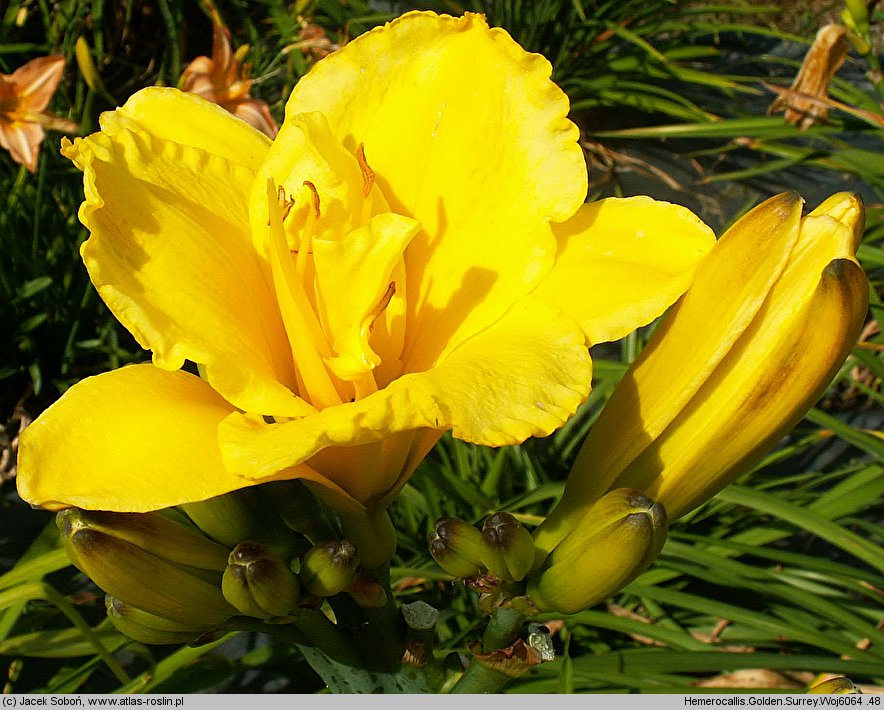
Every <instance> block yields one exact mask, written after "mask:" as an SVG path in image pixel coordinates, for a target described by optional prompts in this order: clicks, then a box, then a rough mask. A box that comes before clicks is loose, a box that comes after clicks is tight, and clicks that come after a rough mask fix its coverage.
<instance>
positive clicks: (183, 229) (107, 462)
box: [18, 12, 714, 513]
mask: <svg viewBox="0 0 884 710" xmlns="http://www.w3.org/2000/svg"><path fill="white" fill-rule="evenodd" d="M550 72H551V67H550V65H549V63H548V62H547V61H546V60H545V59H543V58H542V57H540V56H537V55H533V54H528V53H526V52H525V51H524V50H522V49H521V48H520V47H519V46H518V45H517V44H516V43H515V42H514V41H513V40H512V38H511V37H510V36H509V35H508V34H507V33H506V32H504V31H503V30H501V29H490V28H489V27H488V26H487V24H486V23H485V20H484V18H483V17H482V16H481V15H475V14H467V15H464V16H463V17H458V18H454V17H448V16H439V15H436V14H433V13H429V12H414V13H409V14H406V15H404V16H403V17H401V18H399V19H397V20H395V21H393V22H391V23H390V24H388V25H386V26H384V27H381V28H378V29H375V30H373V31H371V32H369V33H367V34H365V35H363V36H361V37H359V38H358V39H356V40H354V41H353V42H351V43H349V44H348V45H347V46H346V47H344V48H343V49H342V50H340V51H339V52H335V53H334V54H331V55H329V56H328V57H326V58H325V59H323V60H321V61H320V62H318V63H317V64H316V65H315V67H314V68H313V69H312V70H311V71H310V72H309V73H308V74H307V75H306V76H305V77H304V78H303V79H302V80H301V81H300V83H299V84H298V85H297V87H296V88H295V90H294V92H293V94H292V96H291V98H290V99H289V101H288V105H287V108H286V117H285V121H284V123H283V125H282V127H281V128H280V131H279V134H278V136H277V137H276V139H275V140H274V141H272V142H271V141H270V140H269V139H268V138H267V137H266V136H264V135H262V134H261V133H259V132H258V131H256V130H254V129H253V128H252V127H251V126H248V125H247V124H245V123H243V122H241V121H238V120H236V119H235V118H233V117H232V116H230V115H229V114H228V113H227V112H225V111H223V110H222V109H220V108H219V107H217V106H216V105H214V104H211V103H208V102H205V101H203V100H201V99H199V98H197V97H195V96H193V95H190V94H186V93H182V92H180V91H178V90H175V89H164V88H156V87H154V88H149V89H145V90H143V91H141V92H139V93H137V94H136V95H135V96H133V97H132V98H131V99H130V100H129V101H128V102H127V103H126V104H125V105H124V106H123V107H122V108H119V109H117V110H116V111H114V112H110V113H106V114H104V115H103V116H102V118H101V131H100V132H99V133H96V134H93V135H91V136H89V137H87V138H85V139H79V140H77V141H75V142H74V143H66V145H65V146H64V149H63V151H64V154H65V155H66V156H68V157H69V158H70V159H71V160H73V161H74V162H75V164H76V165H77V166H78V167H79V168H80V169H82V170H83V172H84V176H85V177H84V184H85V193H86V200H85V202H84V204H83V206H82V208H81V211H80V218H81V220H82V221H83V223H84V224H85V225H86V226H87V227H88V228H89V230H90V232H91V236H90V238H89V240H88V241H87V242H86V243H85V244H84V246H83V249H82V256H83V260H84V262H85V264H86V267H87V269H88V270H89V273H90V275H91V278H92V281H93V283H94V284H95V286H96V288H97V289H98V292H99V294H100V295H101V297H102V298H103V299H104V300H105V302H106V303H107V305H108V306H109V307H110V309H111V310H112V311H113V312H114V314H115V315H116V316H117V318H119V320H120V321H121V322H122V323H123V324H124V325H125V326H126V327H127V328H128V329H129V330H130V331H131V332H132V333H133V335H134V336H135V337H136V338H137V339H138V341H139V343H141V345H142V346H143V347H145V348H148V349H150V350H152V352H153V363H152V364H142V365H131V366H128V367H123V368H121V369H119V370H116V371H113V372H108V373H105V374H101V375H98V376H96V377H92V378H88V379H86V380H84V381H82V382H80V383H79V384H77V385H75V386H74V387H72V388H71V389H70V390H69V391H68V392H67V393H65V394H64V396H62V397H61V399H60V400H59V401H58V402H56V403H55V404H54V405H53V406H52V407H51V408H50V409H48V410H47V411H46V412H45V413H44V414H43V415H42V416H40V417H39V418H38V419H37V420H36V422H35V423H34V424H32V425H31V426H30V427H29V428H28V430H27V431H26V435H25V436H24V437H23V440H22V444H21V453H20V464H19V476H18V486H19V491H20V493H21V495H22V497H23V498H25V499H26V500H28V501H30V502H31V503H33V504H35V505H40V506H43V507H47V508H54V509H55V508H64V507H66V506H76V507H80V508H87V509H91V508H100V509H108V510H117V511H133V512H134V511H149V510H154V509H159V508H164V507H169V506H174V505H179V504H182V503H187V502H195V501H201V500H205V499H207V498H210V497H213V496H216V495H220V494H223V493H226V492H229V491H233V490H237V489H239V488H242V487H245V486H250V485H255V484H259V483H262V482H265V481H271V480H279V479H292V478H302V479H305V480H306V481H308V482H312V483H313V484H316V485H315V486H314V487H315V488H316V490H317V492H319V493H322V494H323V495H324V496H326V497H331V500H332V502H333V504H334V505H336V506H337V507H338V508H339V509H340V510H348V511H351V512H354V513H360V512H365V511H368V512H371V511H377V510H382V509H383V508H384V507H385V506H386V505H388V504H389V502H390V500H391V499H392V497H393V496H394V495H395V494H396V492H397V491H398V490H399V488H401V486H402V485H403V484H404V482H405V481H406V480H407V478H408V476H410V475H411V473H412V471H413V470H414V469H415V467H416V466H417V464H418V463H419V462H420V461H421V459H422V458H423V456H424V455H425V454H426V453H427V452H428V451H429V449H430V448H431V447H432V446H433V444H434V443H435V442H436V441H437V440H438V438H439V436H441V434H442V433H443V432H445V431H449V430H451V431H453V434H454V436H456V437H459V438H460V439H463V440H466V441H471V442H475V443H478V444H484V445H490V446H501V445H505V444H516V443H519V442H521V441H524V440H525V439H526V438H528V437H530V436H544V435H547V434H549V433H550V432H552V431H553V430H555V429H556V428H557V427H559V426H560V425H561V424H562V423H564V422H565V421H566V420H567V419H568V417H570V416H571V415H572V414H573V413H574V411H575V410H576V408H577V406H578V405H579V404H580V403H581V402H582V401H584V399H585V398H586V396H587V394H588V392H589V390H590V380H591V367H590V360H589V355H588V350H587V344H592V343H596V342H600V341H603V340H607V339H614V338H619V337H621V336H623V335H624V334H626V333H628V332H629V331H631V330H633V329H634V328H636V327H638V326H640V325H643V324H645V323H648V322H650V321H651V320H652V319H653V318H655V317H656V316H657V315H659V314H660V313H661V312H662V311H663V310H664V309H666V308H667V307H668V306H669V305H671V304H672V303H673V302H674V301H675V300H676V299H677V298H678V297H679V296H680V295H681V293H683V292H684V290H685V289H686V288H687V286H688V284H689V283H690V280H691V278H692V275H693V271H694V268H695V266H696V264H697V262H698V260H699V259H700V258H701V257H702V256H703V255H704V254H705V253H706V252H707V251H708V250H709V249H710V248H711V246H712V244H713V243H714V236H713V235H712V233H711V231H710V230H709V229H708V227H706V226H705V225H704V224H703V223H702V222H701V221H700V220H699V219H697V218H696V217H695V216H694V215H692V214H691V213H690V212H689V211H688V210H686V209H684V208H681V207H678V206H675V205H670V204H666V203H661V202H655V201H653V200H651V199H649V198H645V197H636V198H629V199H612V200H603V201H601V202H597V203H594V204H583V201H584V199H585V196H586V190H587V176H586V166H585V162H584V158H583V154H582V151H581V148H580V146H579V144H578V141H577V139H578V131H577V128H576V126H574V124H572V123H571V122H570V121H569V120H568V119H567V114H568V109H569V106H568V100H567V97H566V96H565V94H564V93H563V92H562V91H561V90H560V89H559V88H558V87H557V86H556V85H555V84H553V83H552V82H551V81H550V80H549V76H550ZM186 362H191V363H196V364H197V365H198V366H199V372H200V377H197V376H196V375H194V374H191V373H190V372H188V371H186V370H184V369H181V368H182V367H183V366H184V365H185V363H186Z"/></svg>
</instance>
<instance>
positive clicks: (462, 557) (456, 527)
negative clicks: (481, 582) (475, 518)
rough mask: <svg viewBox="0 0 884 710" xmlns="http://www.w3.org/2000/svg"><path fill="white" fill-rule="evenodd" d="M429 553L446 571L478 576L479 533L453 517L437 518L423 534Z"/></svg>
mask: <svg viewBox="0 0 884 710" xmlns="http://www.w3.org/2000/svg"><path fill="white" fill-rule="evenodd" d="M427 546H428V547H429V548H430V554H431V555H432V556H433V559H434V560H436V564H438V565H439V566H440V567H441V568H442V569H444V570H445V571H446V572H448V574H450V575H452V576H454V577H459V578H465V577H478V576H479V575H480V574H481V573H482V550H483V547H482V533H481V532H479V530H478V529H477V528H475V527H473V526H472V525H470V524H469V523H467V522H464V521H463V520H458V519H456V518H440V519H439V520H438V521H436V525H435V526H434V527H433V530H432V532H430V534H429V535H428V536H427Z"/></svg>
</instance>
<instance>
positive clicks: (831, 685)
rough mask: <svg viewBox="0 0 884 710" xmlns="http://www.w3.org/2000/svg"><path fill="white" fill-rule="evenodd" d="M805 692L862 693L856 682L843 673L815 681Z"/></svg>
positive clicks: (822, 693)
mask: <svg viewBox="0 0 884 710" xmlns="http://www.w3.org/2000/svg"><path fill="white" fill-rule="evenodd" d="M807 692H808V693H813V694H820V695H862V691H861V690H860V689H859V688H857V687H856V684H854V682H853V681H852V680H850V678H847V677H845V676H843V675H841V676H836V677H835V678H827V679H825V680H821V681H817V682H816V683H814V684H812V685H811V686H810V688H808V689H807Z"/></svg>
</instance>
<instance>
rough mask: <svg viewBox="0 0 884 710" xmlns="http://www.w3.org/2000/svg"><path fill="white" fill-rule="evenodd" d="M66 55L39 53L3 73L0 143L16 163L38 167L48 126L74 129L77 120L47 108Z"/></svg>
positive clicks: (0, 83)
mask: <svg viewBox="0 0 884 710" xmlns="http://www.w3.org/2000/svg"><path fill="white" fill-rule="evenodd" d="M64 64H65V60H64V56H62V55H61V54H53V55H50V56H48V57H37V58H36V59H32V60H31V61H29V62H28V63H27V64H24V65H22V66H20V67H19V68H18V69H16V70H15V71H14V72H12V74H0V146H2V147H3V148H5V149H6V150H8V151H9V154H10V155H11V156H12V159H13V160H14V161H15V162H16V163H20V164H21V165H24V166H25V167H26V168H27V169H28V170H30V171H31V172H34V171H36V169H37V155H38V152H37V151H38V150H39V148H40V144H41V143H43V139H44V138H45V137H46V131H45V130H44V129H45V128H50V129H53V130H58V131H74V130H76V128H77V124H75V123H73V122H72V121H68V120H66V119H63V118H59V117H58V116H55V115H53V114H51V113H49V112H48V111H47V110H46V107H47V106H48V105H49V100H50V99H51V98H52V95H53V94H54V93H55V90H56V89H57V88H58V82H60V81H61V75H62V72H63V71H64Z"/></svg>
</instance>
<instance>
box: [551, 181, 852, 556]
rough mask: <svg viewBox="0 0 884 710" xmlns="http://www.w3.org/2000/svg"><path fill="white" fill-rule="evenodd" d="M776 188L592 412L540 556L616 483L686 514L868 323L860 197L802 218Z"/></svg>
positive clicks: (745, 459) (744, 464)
mask: <svg viewBox="0 0 884 710" xmlns="http://www.w3.org/2000/svg"><path fill="white" fill-rule="evenodd" d="M801 204H802V203H801V200H800V198H799V197H798V196H797V195H795V194H791V193H784V194H782V195H778V196H777V197H773V198H771V199H769V200H767V201H766V202H764V203H763V204H761V205H759V206H758V207H756V208H755V209H753V210H752V211H750V212H749V213H748V214H746V215H745V216H744V217H742V218H741V219H739V220H738V221H737V222H736V223H735V224H734V225H733V227H731V228H730V229H729V230H728V231H727V233H726V234H725V235H724V236H723V237H722V238H721V239H720V240H719V241H718V242H717V243H716V245H715V247H714V248H713V249H712V251H711V252H710V253H709V255H708V256H707V257H706V259H705V260H704V261H703V262H701V264H700V266H699V267H698V268H697V271H696V274H695V277H694V281H693V283H692V284H691V287H690V289H689V290H688V291H687V293H686V294H685V296H684V297H683V298H682V300H681V301H679V302H678V303H677V304H676V305H675V306H674V307H673V309H672V311H671V312H670V314H669V316H668V317H667V319H666V320H665V321H664V322H663V323H662V324H661V326H660V327H659V328H657V330H656V331H655V333H654V336H653V338H652V339H651V341H650V343H649V344H648V346H647V347H646V348H645V349H644V350H643V351H642V353H641V354H640V355H639V357H638V358H637V359H636V361H635V362H634V363H633V364H632V366H631V367H630V368H629V371H628V372H627V373H626V375H625V376H624V378H623V380H622V382H621V383H620V384H619V385H618V387H617V388H616V390H615V391H614V394H613V395H612V396H611V399H610V400H609V401H608V403H607V405H606V406H605V409H604V410H603V411H602V413H601V415H600V416H599V418H598V419H597V420H596V421H595V423H594V425H593V427H592V429H591V430H590V433H589V435H588V436H587V438H586V441H585V442H584V444H583V447H582V449H581V451H580V453H579V454H578V456H577V460H576V461H575V463H574V466H573V468H572V470H571V473H570V475H569V477H568V481H567V484H566V486H565V491H564V493H563V495H562V498H561V501H560V503H559V505H558V507H557V508H556V510H554V511H553V513H552V514H551V515H550V516H549V517H548V518H547V520H546V521H544V523H543V524H542V525H541V526H540V528H539V529H538V531H537V532H536V534H535V543H536V544H537V546H538V547H539V548H540V549H541V550H543V551H544V552H548V551H549V550H551V549H552V548H553V547H554V546H555V545H556V544H557V543H558V542H559V541H560V540H562V538H564V537H565V535H567V534H568V532H569V531H570V530H571V529H572V528H573V527H574V525H575V524H576V522H577V520H578V519H579V518H580V517H581V516H582V514H583V512H584V511H585V510H586V508H587V507H588V506H589V505H590V504H591V503H592V502H593V501H594V500H596V499H597V498H598V497H599V496H600V495H602V494H603V493H604V492H605V491H606V490H610V489H613V488H622V487H626V488H637V489H639V490H641V491H643V492H644V493H645V494H646V495H648V496H650V497H651V498H653V499H654V500H656V501H658V502H660V503H662V504H663V505H664V506H665V507H666V510H667V512H668V514H669V516H670V518H671V519H673V520H674V519H676V518H678V517H680V516H682V515H684V514H685V513H687V512H688V511H690V510H692V509H693V508H695V507H697V506H698V505H700V504H701V503H703V502H705V501H706V500H708V499H709V498H711V497H712V496H713V495H715V494H716V493H717V492H718V491H720V490H721V489H722V488H724V487H725V486H726V485H728V484H729V483H730V482H731V481H733V480H734V479H735V478H737V477H738V476H740V475H741V474H743V473H744V472H746V471H747V470H748V469H749V468H751V467H752V466H753V465H754V464H755V463H756V462H757V461H758V460H759V459H760V458H761V457H762V456H763V455H764V454H766V453H767V452H768V451H770V450H771V449H772V448H773V447H774V445H775V444H776V443H777V442H778V441H779V440H780V438H781V437H782V436H783V435H784V434H785V433H787V432H788V431H789V430H790V429H791V428H792V427H794V426H795V425H796V424H797V423H798V422H799V421H800V420H801V418H802V417H803V416H804V414H805V413H806V412H807V410H808V409H810V407H811V406H813V404H814V403H815V402H816V401H817V399H818V398H819V397H820V395H821V394H822V393H823V391H824V390H825V388H826V387H827V386H828V384H829V383H830V382H831V380H832V377H833V376H834V375H835V373H836V372H837V371H838V369H839V368H840V367H841V364H842V363H843V362H844V360H845V359H846V358H847V356H848V355H849V353H850V350H851V349H852V347H853V345H854V343H855V342H856V339H857V337H858V335H859V333H860V330H861V328H862V324H863V321H864V318H865V316H866V309H867V306H868V282H867V280H866V277H865V275H864V274H863V271H862V269H861V268H860V266H859V264H858V263H857V261H856V260H855V258H854V253H855V251H856V247H857V245H858V243H859V240H860V237H861V236H862V231H863V208H862V205H861V203H860V201H859V199H858V198H857V197H855V196H854V195H850V194H847V193H840V194H837V195H834V196H833V197H830V198H829V199H828V200H826V201H825V202H824V203H823V204H821V205H820V206H819V207H817V209H815V210H814V211H813V212H811V213H810V214H809V215H807V216H805V217H804V218H802V217H801Z"/></svg>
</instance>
